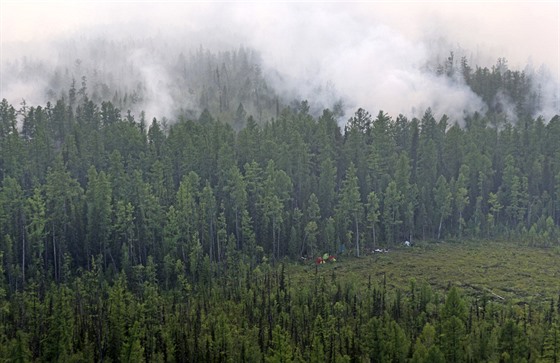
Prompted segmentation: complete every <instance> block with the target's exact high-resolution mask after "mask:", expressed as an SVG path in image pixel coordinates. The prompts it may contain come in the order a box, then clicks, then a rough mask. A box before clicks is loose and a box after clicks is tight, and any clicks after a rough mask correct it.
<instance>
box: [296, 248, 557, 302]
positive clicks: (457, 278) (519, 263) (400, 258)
mask: <svg viewBox="0 0 560 363" xmlns="http://www.w3.org/2000/svg"><path fill="white" fill-rule="evenodd" d="M559 260H560V255H559V254H558V252H557V251H555V250H554V249H551V248H536V247H528V246H525V245H522V244H516V243H506V242H477V241H473V242H465V243H445V242H441V243H434V242H432V243H421V244H418V245H416V246H414V247H410V248H407V247H399V248H396V249H392V250H391V251H390V252H388V253H379V254H373V255H369V256H365V257H360V258H355V257H341V258H339V259H338V261H337V262H335V263H328V264H324V265H320V266H315V264H314V262H313V261H311V262H307V263H304V264H301V263H300V264H291V265H290V266H288V267H287V269H286V272H287V275H288V278H289V279H290V281H291V283H292V285H294V284H295V285H296V286H297V284H298V283H303V282H304V281H306V280H309V279H312V278H314V277H315V275H316V274H317V275H320V276H324V277H325V279H330V278H331V276H332V275H333V272H334V274H335V275H336V279H338V280H340V281H351V282H353V283H354V284H357V285H358V286H364V287H365V286H366V285H367V283H368V281H369V279H370V278H371V281H372V282H374V283H377V284H379V285H380V284H381V283H382V281H383V278H384V276H385V277H386V281H387V285H388V286H389V287H396V288H400V289H403V290H406V289H408V288H409V286H410V281H411V280H412V279H415V280H416V282H417V285H418V286H419V285H420V284H421V283H422V282H427V283H428V284H430V285H431V286H432V288H433V289H434V290H445V289H447V288H448V287H449V286H452V285H455V286H459V287H461V288H462V289H463V290H464V291H465V293H466V294H467V295H472V296H480V295H482V294H484V293H485V294H487V295H488V294H494V296H500V297H502V298H503V299H504V301H506V302H510V303H524V302H530V301H542V300H545V299H550V298H553V297H554V298H555V299H556V298H557V297H558V294H559V291H560V279H559V278H560V264H559V263H558V262H559ZM329 281H330V280H329Z"/></svg>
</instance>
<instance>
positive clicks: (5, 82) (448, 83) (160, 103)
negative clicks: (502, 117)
mask: <svg viewBox="0 0 560 363" xmlns="http://www.w3.org/2000/svg"><path fill="white" fill-rule="evenodd" d="M87 5H88V6H89V5H91V4H87ZM129 5H131V6H127V4H124V3H119V4H115V6H114V7H111V6H110V4H107V3H103V6H101V7H100V8H99V9H100V10H97V11H94V9H93V8H94V7H91V6H90V7H89V8H88V9H90V8H91V9H90V10H92V13H91V17H93V19H91V18H90V17H88V14H86V12H85V11H83V14H81V19H82V20H87V21H84V22H85V23H86V24H87V28H82V29H80V28H77V25H75V23H76V21H75V22H74V23H73V24H74V25H73V28H72V29H73V30H72V31H71V32H69V31H68V28H67V27H66V28H64V31H65V33H64V35H62V36H61V35H60V34H58V35H57V34H55V33H49V34H50V38H51V39H50V41H49V40H46V39H42V40H41V41H40V43H41V45H42V46H41V47H40V48H33V44H34V43H32V42H31V43H26V45H25V44H23V45H22V47H18V49H19V50H18V52H20V51H21V50H22V49H25V51H26V52H28V53H29V54H31V53H33V54H34V56H35V57H39V58H40V57H41V55H43V58H44V59H43V60H44V69H43V70H41V71H40V72H39V71H37V72H35V73H33V77H34V79H33V80H32V81H29V82H28V81H27V80H24V79H23V78H21V77H17V76H13V77H11V76H8V73H10V72H11V74H20V75H21V74H23V73H25V69H23V68H22V67H21V64H20V67H19V68H18V67H17V66H15V68H14V66H13V64H14V63H13V62H12V63H10V64H11V66H10V64H8V61H6V59H10V54H6V52H5V51H4V52H3V53H4V54H2V56H1V59H2V66H1V69H0V71H1V73H2V85H1V94H0V97H6V98H8V100H9V101H10V102H13V103H14V104H19V102H20V101H21V99H22V98H25V99H26V100H28V101H32V102H33V103H41V101H42V100H46V98H45V96H44V94H45V88H48V85H49V84H51V83H52V82H53V79H52V77H53V76H52V74H49V72H51V71H52V70H57V71H58V73H57V77H58V81H57V82H59V83H62V84H63V86H64V87H68V86H69V84H70V82H71V79H69V78H71V77H70V76H69V74H73V72H74V73H77V70H76V68H79V67H82V68H83V69H89V70H90V71H89V73H88V77H89V79H90V80H91V79H92V78H95V77H104V76H105V77H107V80H105V82H104V83H105V84H106V86H107V87H108V88H110V89H111V87H116V86H119V87H124V88H125V89H127V90H128V91H130V92H133V91H134V90H135V89H138V88H141V89H143V91H144V92H143V93H142V94H143V95H144V98H143V99H142V100H139V102H140V105H139V106H141V107H142V108H143V109H144V110H145V111H146V116H147V118H148V119H149V118H151V117H158V118H161V117H163V116H166V117H173V111H174V109H176V108H177V105H176V104H175V103H176V102H177V97H176V95H177V94H178V93H179V92H178V91H177V90H176V89H174V87H176V86H175V79H176V78H175V75H174V74H173V73H172V72H171V71H170V65H172V64H173V62H174V61H175V60H176V58H177V56H178V54H179V53H180V52H187V53H188V52H189V51H192V50H194V49H197V48H198V47H200V46H201V45H202V46H204V47H205V48H207V49H210V50H213V51H221V50H228V49H236V48H238V47H239V46H247V47H250V48H252V49H255V50H256V51H257V52H259V53H260V55H261V57H262V62H263V64H262V66H263V72H264V74H265V78H267V79H268V80H270V81H271V82H272V83H273V87H274V88H275V89H276V90H277V92H278V93H280V94H281V95H282V96H283V97H284V99H285V100H288V101H289V100H290V99H300V100H301V99H308V100H309V101H310V103H311V106H312V107H314V108H315V109H321V108H323V107H332V106H333V104H335V103H336V102H338V101H339V100H342V101H343V103H344V105H345V107H346V112H347V114H348V113H353V111H354V110H355V109H357V108H358V107H362V108H364V109H367V110H368V111H369V112H370V113H372V114H375V113H377V111H378V110H383V111H385V112H387V113H388V114H390V115H392V116H396V115H398V114H403V115H405V116H409V117H411V116H412V117H413V116H421V115H422V114H423V112H424V111H425V110H426V109H427V108H431V109H432V111H433V113H434V115H435V116H438V115H439V116H441V115H443V114H447V115H448V116H449V117H450V118H451V120H452V121H453V120H456V121H458V122H461V121H462V119H463V118H464V115H465V113H472V112H475V111H483V110H484V107H485V105H484V103H483V102H482V101H481V100H480V98H479V97H478V96H477V95H475V94H474V93H473V92H472V91H471V90H470V89H469V88H468V87H467V86H466V85H465V84H463V82H462V81H461V80H460V79H449V78H447V77H441V76H437V75H435V74H434V72H433V71H432V70H431V69H430V68H432V69H433V61H434V59H436V58H437V56H440V55H441V53H442V49H441V47H442V42H434V41H433V39H434V38H433V35H434V30H433V28H430V29H431V32H430V34H428V35H429V37H428V38H422V37H411V36H410V29H404V28H399V27H398V26H397V27H395V26H392V24H391V23H388V20H386V19H384V16H385V15H386V14H385V13H382V12H380V13H379V14H378V13H376V11H375V7H371V8H369V7H364V5H363V4H361V5H351V4H342V3H338V4H337V3H331V4H326V5H319V4H315V3H313V4H309V3H308V4H298V3H287V4H280V3H267V4H256V3H242V4H234V3H219V4H218V3H213V4H200V3H162V4H161V5H158V6H156V5H154V4H150V3H137V4H136V3H130V4H129ZM135 6H136V7H137V8H134V7H135ZM364 9H365V10H364ZM402 11H404V12H405V13H406V9H403V10H402ZM360 12H369V13H367V14H362V13H360ZM366 15H367V16H366ZM97 18H99V19H103V21H102V25H96V24H97V22H96V20H95V19H97ZM411 18H412V17H411ZM77 19H80V17H77ZM438 19H439V20H438ZM74 20H76V19H74ZM421 20H422V19H418V21H421ZM432 20H433V19H432ZM436 20H438V21H439V24H440V25H441V27H442V28H439V29H437V34H438V39H445V34H446V32H447V31H448V32H449V34H452V35H453V34H457V29H446V28H445V27H447V25H445V24H448V23H446V22H442V21H441V18H436ZM99 23H101V20H100V21H99ZM401 26H402V23H401ZM481 26H484V24H482V25H481ZM60 39H65V40H60ZM99 42H102V43H103V42H104V43H103V44H104V46H102V47H98V46H96V44H97V45H98V44H99ZM113 43H114V44H128V45H127V47H125V49H115V47H111V46H110V45H111V44H113ZM45 44H47V46H45ZM107 44H108V45H109V46H107ZM443 44H450V41H443ZM6 49H8V50H13V49H15V48H14V47H9V48H6V47H4V50H6ZM34 49H39V50H40V51H39V53H37V52H33V50H34ZM53 49H55V50H56V51H53ZM107 49H113V51H114V54H99V52H100V51H103V50H105V51H106V50H107ZM448 50H449V49H447V50H446V51H448ZM10 52H11V51H10ZM41 52H42V53H41ZM475 52H476V56H475V58H477V59H481V58H484V57H482V56H481V55H480V54H478V52H479V50H478V49H477V50H476V51H475ZM53 53H54V54H53ZM23 54H26V53H25V52H24V53H23ZM13 55H14V56H20V55H21V53H18V54H16V52H15V51H14V52H13ZM499 56H502V55H501V54H497V55H494V56H493V57H492V59H496V58H497V57H499ZM472 58H473V57H472V56H471V57H470V59H472ZM76 60H79V61H80V62H81V63H80V64H76ZM471 66H473V67H474V64H471ZM10 67H11V68H10ZM68 70H70V72H68ZM541 73H542V72H541ZM541 73H539V77H540V79H541V83H540V84H541V90H542V102H543V103H542V108H543V110H547V111H546V112H545V113H546V114H549V113H550V114H553V113H554V110H557V107H558V106H557V103H558V102H557V100H558V96H557V93H558V92H557V90H558V87H557V82H545V80H546V79H548V78H547V77H548V75H541ZM41 77H43V78H41ZM48 77H49V78H48ZM552 79H553V80H554V77H552ZM76 82H77V83H78V84H79V82H80V80H79V79H76ZM555 85H556V86H555ZM90 91H93V90H90ZM95 91H96V92H98V93H99V94H104V93H107V89H106V88H103V89H99V90H95ZM554 91H556V93H554ZM113 92H114V91H113ZM41 96H42V97H41ZM51 96H52V92H51ZM180 101H181V103H183V104H182V105H180V106H179V107H191V108H192V107H194V105H195V103H196V102H195V101H194V100H192V99H188V97H187V98H186V99H184V98H182V99H181V100H180ZM554 102H556V106H554ZM185 104H186V106H185ZM548 110H550V112H549V111H548Z"/></svg>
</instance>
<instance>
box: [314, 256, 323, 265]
mask: <svg viewBox="0 0 560 363" xmlns="http://www.w3.org/2000/svg"><path fill="white" fill-rule="evenodd" d="M322 263H325V261H324V260H323V257H317V258H316V259H315V264H316V265H320V264H322Z"/></svg>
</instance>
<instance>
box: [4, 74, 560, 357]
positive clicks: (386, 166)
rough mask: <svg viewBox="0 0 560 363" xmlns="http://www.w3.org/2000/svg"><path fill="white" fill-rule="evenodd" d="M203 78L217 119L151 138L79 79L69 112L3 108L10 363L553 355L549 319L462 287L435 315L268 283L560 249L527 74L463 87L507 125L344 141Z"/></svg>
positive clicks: (329, 118) (479, 117) (543, 135)
mask: <svg viewBox="0 0 560 363" xmlns="http://www.w3.org/2000/svg"><path fill="white" fill-rule="evenodd" d="M209 71H211V72H212V74H214V72H215V75H216V81H217V82H219V84H217V85H215V87H214V86H212V87H210V86H209V87H208V88H207V96H208V97H207V98H205V100H206V101H204V102H207V103H208V107H210V106H211V105H210V103H212V104H213V105H214V106H213V107H212V108H213V109H215V108H216V107H217V108H218V109H220V110H222V111H223V112H218V113H219V114H218V115H216V114H213V113H211V112H210V111H208V109H205V110H204V111H203V112H202V113H201V114H200V116H199V117H197V118H196V119H195V118H189V117H188V114H187V113H185V116H183V117H179V118H178V119H176V120H168V121H166V122H159V121H158V120H157V119H153V120H146V119H145V116H144V115H143V114H139V115H135V114H133V113H131V112H126V111H124V110H121V109H120V107H121V105H122V104H123V103H122V102H121V101H120V99H119V101H118V102H113V101H111V100H104V101H100V102H97V101H94V100H93V99H94V98H93V96H90V94H89V90H88V87H87V84H86V82H85V80H84V83H83V84H82V87H81V88H79V89H76V88H75V86H72V87H71V88H70V90H69V92H68V95H67V96H66V95H64V97H60V98H59V99H58V100H57V101H56V102H54V103H48V104H46V105H26V104H25V103H23V104H22V105H16V106H14V105H10V104H9V103H8V102H7V101H6V100H3V101H2V102H1V103H0V151H1V152H0V261H1V264H0V269H1V270H0V271H1V273H0V347H2V348H0V350H1V351H0V356H4V357H12V358H14V359H15V360H16V361H17V359H20V360H42V361H70V360H74V361H88V360H94V361H98V360H99V361H100V360H105V361H109V360H111V361H130V362H133V361H134V362H137V361H141V360H143V359H144V360H147V361H164V360H167V361H173V360H178V361H225V360H232V361H242V360H254V361H261V360H262V359H264V357H267V360H268V359H269V358H270V361H282V360H280V357H284V358H285V357H292V358H294V359H302V360H305V361H313V360H314V359H318V360H319V359H320V360H324V359H326V360H327V361H349V360H350V358H353V359H358V360H359V359H366V358H367V357H369V358H370V359H373V360H374V361H382V360H384V359H385V360H387V361H407V359H409V358H411V359H413V361H418V362H422V361H426V362H428V361H429V362H436V361H448V362H456V361H467V360H468V361H483V360H486V359H491V358H492V357H494V358H496V357H498V356H500V357H502V358H503V359H504V361H518V360H513V357H518V358H519V357H524V358H526V359H527V360H529V361H535V360H536V359H537V358H538V357H545V356H550V357H552V356H554V357H558V349H559V348H558V346H559V345H558V344H559V341H558V339H557V338H556V337H557V334H558V328H557V325H556V321H557V309H556V307H555V306H551V308H550V309H549V310H547V311H548V312H545V309H542V307H539V308H538V309H536V310H538V312H537V311H535V312H532V311H531V310H529V312H528V314H529V315H530V316H527V315H523V314H525V313H524V312H519V311H517V310H515V311H509V310H506V309H504V310H503V311H502V310H500V309H501V308H499V307H495V306H494V305H493V304H489V305H483V306H480V305H476V304H480V303H481V302H478V301H477V302H472V305H471V304H470V302H469V303H466V302H465V301H464V300H462V299H461V298H460V297H459V296H458V295H457V294H458V292H457V291H456V290H455V289H452V290H450V292H449V295H448V296H447V299H446V300H445V305H441V306H440V305H439V304H443V299H441V297H440V296H435V297H434V296H433V295H432V292H431V290H430V288H429V287H428V286H424V287H422V290H421V291H418V290H417V289H418V287H412V289H411V292H410V293H411V294H412V295H411V296H410V295H407V297H406V299H404V298H403V296H401V293H400V292H397V293H393V292H391V293H390V294H389V295H388V296H387V297H386V295H385V294H386V288H385V286H380V287H376V286H371V287H370V288H369V289H368V291H366V292H363V291H362V292H357V291H355V289H354V287H352V284H349V285H348V284H346V283H341V284H335V283H334V280H335V277H334V275H333V284H326V283H325V281H324V280H320V279H318V280H317V281H314V282H313V283H310V284H309V286H303V287H301V288H300V287H294V286H287V284H286V281H285V280H284V273H283V271H281V270H278V269H276V268H274V267H271V265H274V266H276V263H277V262H278V261H281V260H283V259H285V258H288V259H299V258H300V257H302V256H307V257H312V256H316V255H318V254H322V253H324V252H328V253H332V254H337V253H339V254H342V255H344V254H347V255H355V256H360V255H362V254H363V253H364V252H366V251H371V250H372V249H374V248H378V247H386V248H389V247H392V246H396V245H399V244H402V242H403V241H404V240H411V241H413V242H414V241H418V240H443V239H445V240H449V239H453V240H459V241H460V240H463V239H488V240H491V239H503V240H507V241H511V242H512V243H519V242H520V241H521V242H522V243H526V244H529V245H534V246H541V247H542V246H554V247H557V246H558V243H559V238H560V228H559V226H560V143H559V142H558V140H560V117H558V115H557V116H555V117H553V118H552V119H550V120H548V119H546V120H545V119H543V118H542V117H536V118H534V117H533V116H532V115H533V111H534V109H533V106H532V105H534V103H532V102H531V100H532V99H538V97H537V96H538V95H533V94H531V93H527V92H525V91H524V90H525V88H524V85H525V83H524V82H525V81H524V78H523V75H522V74H521V73H516V72H511V71H504V72H502V71H499V70H498V69H493V70H492V71H489V70H488V69H477V70H476V71H475V72H470V71H469V72H467V73H466V74H465V77H466V78H465V79H466V80H467V82H468V84H469V85H470V86H471V87H472V88H473V89H474V90H478V89H479V88H480V90H478V91H477V92H479V93H480V94H481V95H482V97H483V98H485V100H486V98H487V100H486V102H488V103H489V104H490V103H492V102H494V107H493V108H491V109H489V111H488V113H486V114H473V115H467V116H466V117H465V120H464V122H462V125H461V126H460V125H459V124H458V123H457V122H455V121H454V120H449V119H448V118H447V117H446V116H443V117H438V118H436V117H435V116H434V115H433V114H432V112H431V110H430V109H428V110H426V111H425V113H424V115H423V117H421V118H419V119H417V118H412V119H408V118H407V117H406V116H403V115H388V114H386V113H384V112H383V111H379V112H378V113H375V114H374V115H372V114H370V113H369V112H368V111H367V110H364V109H358V110H357V111H356V112H355V113H354V114H353V115H352V116H351V117H349V119H348V120H347V122H346V125H345V126H344V129H341V128H340V127H339V125H338V120H337V117H335V115H334V114H333V112H332V111H330V110H328V109H325V110H324V111H323V113H322V115H320V116H315V115H312V114H311V113H310V111H309V104H308V102H307V101H302V102H298V103H297V104H294V105H293V106H292V107H288V108H284V109H283V110H279V109H278V110H277V116H274V117H272V118H270V121H268V122H260V123H257V122H256V121H255V117H258V118H259V119H261V120H262V116H258V115H255V114H254V113H255V112H260V111H259V104H260V103H259V102H265V103H266V104H267V105H268V106H267V107H269V108H270V107H271V108H272V109H274V108H275V107H278V104H277V103H276V102H275V98H274V97H272V96H271V97H268V96H266V97H265V94H262V97H263V98H261V96H259V95H256V94H254V93H251V94H250V95H249V94H248V95H247V97H249V98H250V99H252V100H253V101H251V102H252V104H251V107H250V109H251V110H252V111H251V112H250V113H249V112H247V111H246V108H245V107H246V106H245V104H243V103H238V104H235V105H234V104H231V103H230V101H229V100H230V99H229V98H228V96H227V92H229V91H228V90H229V88H228V87H227V81H226V80H225V78H223V77H225V75H224V72H222V71H221V70H220V68H219V66H218V68H216V69H213V68H212V69H211V70H209ZM442 71H443V72H445V68H442ZM451 73H452V72H451V71H449V74H451ZM256 74H257V75H258V72H257V73H256ZM230 76H232V75H230ZM442 76H443V74H442ZM232 77H233V76H232ZM191 81H192V80H191ZM221 82H225V83H223V84H222V83H221ZM222 86H223V87H222ZM253 86H254V84H253ZM253 86H251V87H253ZM248 87H249V86H248ZM493 87H494V88H493ZM498 91H499V92H500V94H507V95H508V97H509V98H508V99H511V100H513V104H515V105H516V110H515V118H516V122H515V123H513V122H511V121H513V120H511V118H509V117H508V116H507V114H506V113H505V111H504V108H503V107H502V106H503V105H502V104H500V103H499V102H498V101H496V100H497V99H498V98H496V97H497V94H498ZM238 92H243V90H242V89H241V90H238ZM247 92H249V91H247ZM251 92H252V91H251ZM271 94H273V93H271ZM212 95H213V96H212ZM216 95H219V96H216ZM96 97H97V96H96ZM255 97H256V98H255ZM116 100H117V99H115V100H114V101H116ZM255 100H257V101H255ZM201 102H203V100H202V101H201ZM255 102H256V103H255ZM267 102H268V103H267ZM234 109H235V112H232V110H234ZM225 110H229V112H225ZM242 126H244V127H243V128H242V129H241V127H242ZM238 129H240V131H237V130H238ZM327 285H328V286H327ZM436 295H437V294H436ZM484 304H485V303H484ZM469 309H470V310H469ZM532 313H534V315H531V314H532ZM545 313H546V314H548V315H545ZM520 316H523V318H521V317H520ZM553 321H554V323H553ZM533 325H534V326H533ZM434 327H435V328H434ZM539 329H540V330H539ZM533 330H538V332H533ZM548 330H550V331H551V332H553V333H554V337H555V338H550V339H552V340H549V338H547V339H546V341H545V338H544V333H543V332H544V331H548ZM527 331H530V332H531V334H533V333H535V335H534V337H535V338H534V339H532V338H527V336H526V335H525V334H526V333H527ZM442 336H443V338H442ZM490 337H492V339H494V340H488V339H489V338H490ZM417 338H418V339H417ZM465 339H470V340H469V343H468V344H467V345H465V343H464V342H465ZM471 340H472V342H471ZM434 341H435V342H434ZM475 341H476V342H475ZM380 342H385V343H383V344H382V343H380ZM471 343H472V344H471ZM376 344H377V345H376ZM486 344H487V345H486ZM459 345H460V346H461V347H462V348H458V346H459ZM465 346H468V347H469V348H465ZM474 347H476V348H474ZM502 353H503V354H507V356H505V355H501V354H502ZM504 357H505V358H504ZM16 358H17V359H16ZM277 358H278V360H277Z"/></svg>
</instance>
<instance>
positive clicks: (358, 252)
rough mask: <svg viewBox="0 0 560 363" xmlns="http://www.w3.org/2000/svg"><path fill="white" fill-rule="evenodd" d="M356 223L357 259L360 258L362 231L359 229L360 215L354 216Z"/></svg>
mask: <svg viewBox="0 0 560 363" xmlns="http://www.w3.org/2000/svg"><path fill="white" fill-rule="evenodd" d="M354 223H355V224H356V257H360V229H359V228H358V214H355V215H354Z"/></svg>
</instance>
